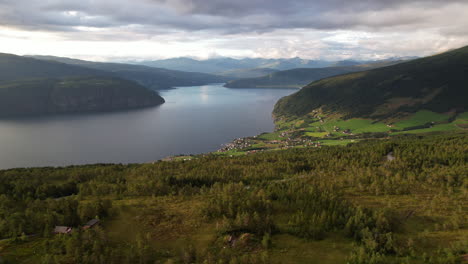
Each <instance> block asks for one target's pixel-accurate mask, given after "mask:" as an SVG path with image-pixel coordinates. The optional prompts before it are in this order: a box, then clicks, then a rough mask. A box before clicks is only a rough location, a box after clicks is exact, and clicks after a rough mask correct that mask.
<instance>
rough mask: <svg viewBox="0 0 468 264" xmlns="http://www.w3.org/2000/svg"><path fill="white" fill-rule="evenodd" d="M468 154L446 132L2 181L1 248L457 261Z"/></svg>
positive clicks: (24, 255)
mask: <svg viewBox="0 0 468 264" xmlns="http://www.w3.org/2000/svg"><path fill="white" fill-rule="evenodd" d="M420 118H422V117H420ZM467 144H468V136H467V134H466V133H445V134H433V135H424V136H422V135H421V136H397V137H394V138H391V139H385V140H367V141H363V142H360V143H356V144H351V145H349V146H347V147H340V146H333V147H320V148H302V149H292V150H286V151H276V152H268V153H261V154H256V155H247V156H239V157H232V158H226V157H217V156H213V155H207V156H204V157H201V158H199V159H195V160H190V161H174V162H156V163H154V164H142V165H89V166H72V167H68V168H37V169H13V170H5V171H0V238H1V239H3V240H0V252H1V256H2V259H3V260H5V261H8V263H64V264H65V263H108V264H112V263H119V264H120V263H151V264H153V263H203V264H211V263H213V264H214V263H216V264H218V263H223V264H224V263H225V264H231V263H249V264H250V263H278V264H285V263H321V264H341V263H343V264H344V263H350V264H358V263H359V264H365V263H373V264H401V263H411V264H448V263H461V262H462V259H461V256H462V255H464V254H467V253H468V218H467V215H468V207H467V204H466V201H467V199H468V182H467V179H468V174H467V171H466V145H467ZM390 152H391V153H392V156H393V157H394V159H393V160H389V159H388V155H389V153H390ZM93 218H99V219H100V220H101V223H100V225H99V226H97V227H94V228H91V229H87V230H83V229H82V228H81V227H82V226H83V225H84V224H85V223H86V222H87V221H89V220H90V219H93ZM56 225H64V226H70V227H72V228H74V231H73V233H72V234H68V235H66V234H65V235H54V234H52V233H51V231H52V230H53V229H54V226H56Z"/></svg>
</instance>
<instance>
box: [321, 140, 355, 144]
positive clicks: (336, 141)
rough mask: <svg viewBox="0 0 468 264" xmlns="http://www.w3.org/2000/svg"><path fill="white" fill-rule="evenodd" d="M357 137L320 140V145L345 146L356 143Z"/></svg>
mask: <svg viewBox="0 0 468 264" xmlns="http://www.w3.org/2000/svg"><path fill="white" fill-rule="evenodd" d="M358 141H359V140H357V139H329V140H324V141H322V145H325V146H346V145H348V144H351V143H356V142H358Z"/></svg>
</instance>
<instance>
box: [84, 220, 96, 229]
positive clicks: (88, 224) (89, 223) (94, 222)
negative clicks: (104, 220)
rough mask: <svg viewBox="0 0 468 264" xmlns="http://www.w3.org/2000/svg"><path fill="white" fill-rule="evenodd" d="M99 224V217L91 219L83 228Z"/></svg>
mask: <svg viewBox="0 0 468 264" xmlns="http://www.w3.org/2000/svg"><path fill="white" fill-rule="evenodd" d="M98 224H99V219H92V220H89V221H88V222H87V223H86V224H85V225H84V226H83V229H90V228H93V227H94V226H96V225H98Z"/></svg>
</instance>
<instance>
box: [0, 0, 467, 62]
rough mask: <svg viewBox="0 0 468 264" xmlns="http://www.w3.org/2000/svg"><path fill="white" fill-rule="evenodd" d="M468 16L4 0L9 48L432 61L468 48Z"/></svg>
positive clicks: (428, 1) (353, 6)
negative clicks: (431, 57) (423, 58)
mask: <svg viewBox="0 0 468 264" xmlns="http://www.w3.org/2000/svg"><path fill="white" fill-rule="evenodd" d="M467 14H468V1H466V0H366V1H358V0H327V1H314V0H288V1H286V0H198V1H197V0H80V1H76V0H42V1H41V0H0V41H1V43H2V44H0V47H1V49H0V52H11V53H19V54H26V53H27V54H31V53H34V54H55V55H61V56H74V57H81V58H94V59H104V60H106V59H109V60H115V59H143V58H161V57H176V56H195V57H209V56H237V57H245V56H250V57H252V56H253V57H295V56H299V57H303V58H310V59H319V58H321V59H346V58H360V59H369V58H384V57H392V56H411V55H417V56H423V55H427V54H431V53H436V52H441V51H444V50H447V49H450V48H456V47H460V46H463V45H468V16H467Z"/></svg>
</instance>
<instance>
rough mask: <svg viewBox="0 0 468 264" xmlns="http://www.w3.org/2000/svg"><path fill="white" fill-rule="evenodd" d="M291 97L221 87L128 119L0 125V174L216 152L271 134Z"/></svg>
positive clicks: (193, 90)
mask: <svg viewBox="0 0 468 264" xmlns="http://www.w3.org/2000/svg"><path fill="white" fill-rule="evenodd" d="M295 91H297V89H228V88H224V87H222V85H205V86H194V87H181V88H178V89H173V90H167V91H162V92H160V94H161V96H163V97H164V99H165V100H166V103H165V104H163V105H161V106H158V107H154V108H147V109H142V110H132V111H126V112H112V113H98V114H95V113H94V114H79V115H58V116H49V117H35V118H20V119H8V120H5V119H0V169H6V168H14V167H36V166H64V165H72V164H88V163H134V162H150V161H155V160H159V159H162V158H165V157H167V156H171V155H177V154H199V153H204V152H210V151H215V150H217V149H219V148H220V146H221V145H222V144H224V143H227V142H230V141H232V140H233V139H235V138H238V137H247V136H254V135H257V134H260V133H262V132H271V131H273V129H274V125H273V120H272V117H271V112H272V110H273V107H274V104H275V103H276V101H278V99H280V98H281V97H283V96H286V95H289V94H291V93H294V92H295Z"/></svg>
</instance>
